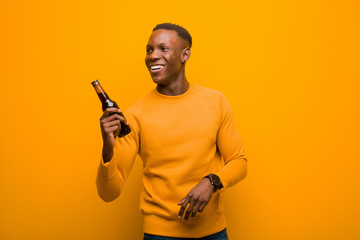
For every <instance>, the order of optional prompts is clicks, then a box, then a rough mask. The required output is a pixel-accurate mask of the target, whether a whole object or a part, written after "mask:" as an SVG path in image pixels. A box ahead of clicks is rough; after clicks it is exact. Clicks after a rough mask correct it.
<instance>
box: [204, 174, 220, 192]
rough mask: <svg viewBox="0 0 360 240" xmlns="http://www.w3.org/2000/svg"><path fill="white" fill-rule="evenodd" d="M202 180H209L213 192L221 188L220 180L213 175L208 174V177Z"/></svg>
mask: <svg viewBox="0 0 360 240" xmlns="http://www.w3.org/2000/svg"><path fill="white" fill-rule="evenodd" d="M204 178H208V179H210V183H211V185H213V186H214V192H215V191H216V190H218V189H221V188H222V187H223V185H222V183H221V180H220V178H219V177H218V176H217V175H215V174H213V173H210V174H209V175H207V176H205V177H204Z"/></svg>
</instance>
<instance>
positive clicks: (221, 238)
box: [144, 228, 229, 240]
mask: <svg viewBox="0 0 360 240" xmlns="http://www.w3.org/2000/svg"><path fill="white" fill-rule="evenodd" d="M144 240H229V238H228V236H227V233H226V228H225V229H224V230H222V231H220V232H218V233H215V234H212V235H209V236H206V237H202V238H174V237H163V236H158V235H152V234H147V233H145V234H144Z"/></svg>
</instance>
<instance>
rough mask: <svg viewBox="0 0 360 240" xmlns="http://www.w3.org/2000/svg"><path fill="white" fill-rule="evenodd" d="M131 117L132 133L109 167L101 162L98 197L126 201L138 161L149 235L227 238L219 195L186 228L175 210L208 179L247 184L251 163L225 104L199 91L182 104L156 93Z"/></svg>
mask: <svg viewBox="0 0 360 240" xmlns="http://www.w3.org/2000/svg"><path fill="white" fill-rule="evenodd" d="M125 116H126V118H127V120H128V122H129V124H130V127H131V129H132V132H131V133H130V134H129V135H127V136H125V137H123V138H117V140H116V145H115V147H114V155H113V158H112V159H111V161H110V162H107V163H105V164H104V162H103V160H102V159H101V162H100V165H99V168H98V174H97V178H96V184H97V189H98V193H99V196H100V197H101V198H102V199H103V200H104V201H112V200H114V199H116V198H117V197H118V196H119V195H120V193H121V190H122V188H123V185H124V182H125V180H126V178H127V176H128V175H129V173H130V170H131V168H132V166H133V163H134V159H135V157H136V154H139V155H140V157H141V159H142V161H143V184H144V189H143V191H142V194H141V197H140V209H141V212H142V213H143V215H144V232H146V233H149V234H156V235H162V236H168V237H183V238H187V237H192V238H198V237H203V236H207V235H211V234H214V233H216V232H219V231H221V230H223V229H224V228H225V227H226V220H225V217H224V209H223V206H222V200H221V196H220V193H221V192H222V191H223V190H221V191H220V192H219V191H218V192H216V193H214V194H213V196H212V198H211V199H210V201H209V203H208V205H207V206H206V207H205V209H204V211H203V212H201V213H197V215H196V216H195V217H190V219H189V220H188V221H185V220H183V219H178V212H179V210H180V206H178V205H177V202H179V201H181V200H182V199H183V198H184V197H185V196H186V195H187V193H188V192H189V191H190V190H191V189H192V188H193V187H195V185H196V184H198V183H199V182H200V181H201V180H202V178H203V177H204V176H206V175H208V174H209V173H215V174H217V175H218V176H219V177H220V179H221V182H222V184H223V186H224V188H223V189H226V188H228V187H230V186H232V185H234V184H236V183H237V182H239V181H240V180H242V179H243V178H244V177H245V176H246V171H247V161H246V159H245V157H244V153H243V146H242V144H241V140H240V136H239V134H238V132H237V130H236V126H235V123H234V121H233V117H232V113H231V109H230V105H229V103H228V101H227V99H226V98H225V96H224V95H223V94H222V93H220V92H218V91H216V90H212V89H208V88H205V87H201V86H199V85H193V84H190V88H189V89H188V91H187V92H185V93H184V94H182V95H178V96H167V95H163V94H160V93H159V92H158V91H157V90H156V89H154V90H153V91H151V92H150V93H149V94H147V95H146V96H145V97H143V98H141V99H140V100H138V101H137V102H136V103H135V104H133V105H132V106H131V107H130V108H129V109H128V110H127V111H126V113H125Z"/></svg>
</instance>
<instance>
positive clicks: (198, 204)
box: [191, 201, 201, 217]
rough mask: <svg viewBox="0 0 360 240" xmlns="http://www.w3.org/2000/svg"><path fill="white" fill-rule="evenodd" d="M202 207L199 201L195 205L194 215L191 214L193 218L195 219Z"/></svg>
mask: <svg viewBox="0 0 360 240" xmlns="http://www.w3.org/2000/svg"><path fill="white" fill-rule="evenodd" d="M200 205H201V202H200V201H198V202H197V203H196V204H195V206H194V209H193V210H192V213H191V217H195V215H196V213H197V212H198V211H199V208H200Z"/></svg>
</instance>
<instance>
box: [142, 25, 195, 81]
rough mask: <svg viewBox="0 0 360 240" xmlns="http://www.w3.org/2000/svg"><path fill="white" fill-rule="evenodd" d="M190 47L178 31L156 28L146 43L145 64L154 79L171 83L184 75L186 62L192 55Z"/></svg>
mask: <svg viewBox="0 0 360 240" xmlns="http://www.w3.org/2000/svg"><path fill="white" fill-rule="evenodd" d="M189 53H190V49H189V48H187V43H186V41H185V40H184V39H182V38H181V37H179V36H178V34H177V32H176V31H173V30H166V29H159V30H155V31H154V32H153V33H152V34H151V36H150V39H149V41H148V44H147V45H146V58H145V64H146V67H147V68H148V70H149V72H150V75H151V77H152V79H153V81H154V82H155V83H156V84H160V85H165V86H167V85H169V84H171V83H172V82H174V81H177V80H178V81H180V80H183V79H180V78H182V77H184V76H183V75H184V74H183V73H184V63H185V61H186V60H187V59H188V57H189V56H190V54H189Z"/></svg>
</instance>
